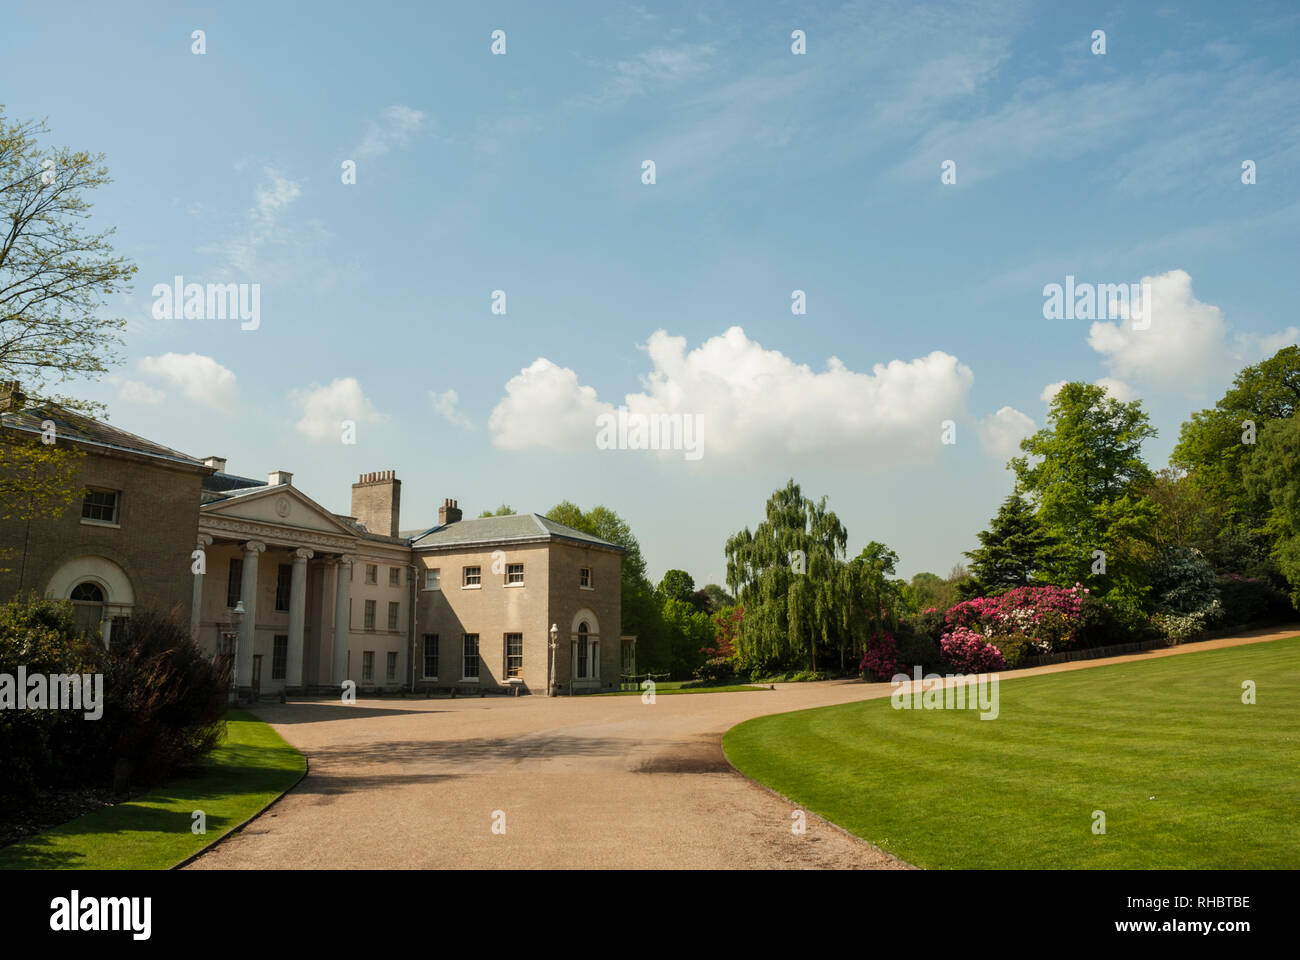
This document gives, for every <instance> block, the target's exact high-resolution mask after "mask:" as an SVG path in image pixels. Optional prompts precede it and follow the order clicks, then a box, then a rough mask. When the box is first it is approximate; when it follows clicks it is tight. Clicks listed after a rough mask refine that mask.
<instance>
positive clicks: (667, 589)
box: [659, 570, 695, 603]
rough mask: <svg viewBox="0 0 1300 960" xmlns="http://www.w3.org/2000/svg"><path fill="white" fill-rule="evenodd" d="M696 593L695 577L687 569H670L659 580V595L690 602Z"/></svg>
mask: <svg viewBox="0 0 1300 960" xmlns="http://www.w3.org/2000/svg"><path fill="white" fill-rule="evenodd" d="M694 594H695V578H694V577H692V576H691V575H690V574H689V573H687V572H686V571H685V570H669V571H668V572H667V573H665V574H664V576H663V579H662V580H660V581H659V595H660V596H662V597H664V598H665V599H668V598H670V597H671V598H673V599H676V600H681V601H682V602H683V603H690V602H691V597H692V596H694Z"/></svg>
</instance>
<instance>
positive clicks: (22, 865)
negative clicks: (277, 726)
mask: <svg viewBox="0 0 1300 960" xmlns="http://www.w3.org/2000/svg"><path fill="white" fill-rule="evenodd" d="M306 769H307V762H306V760H305V759H304V758H303V755H302V754H301V753H299V752H298V751H297V750H295V749H294V748H293V747H291V746H289V745H288V744H287V743H285V742H284V740H282V739H281V738H280V736H279V734H277V733H276V732H275V731H274V730H272V729H271V728H270V727H268V726H267V725H266V724H264V723H262V722H261V721H259V720H257V719H256V718H255V717H253V716H252V714H249V713H245V712H244V711H242V710H232V711H230V713H229V714H227V716H226V741H225V742H224V743H223V744H222V745H221V746H219V747H218V748H217V749H215V750H213V751H212V753H211V754H209V755H208V756H207V757H206V758H204V760H203V762H202V764H201V766H200V767H199V768H198V770H197V773H196V775H194V776H190V777H184V778H181V779H178V780H173V781H172V782H170V783H168V784H165V785H164V786H162V787H159V788H158V789H156V790H153V791H152V792H150V793H147V794H145V795H144V796H141V797H138V798H136V799H135V800H131V801H129V802H127V803H119V804H117V805H116V806H112V807H105V808H104V809H102V810H96V811H95V812H94V813H88V814H86V815H85V816H83V817H78V818H77V819H76V820H73V821H71V822H69V823H65V824H63V825H62V826H59V827H55V828H54V829H52V830H48V831H46V832H45V833H42V834H37V835H36V836H34V837H30V838H28V839H26V840H20V841H19V842H17V843H15V844H11V845H10V846H8V847H5V848H3V849H0V869H7V870H16V869H42V870H59V869H74V870H75V869H92V870H93V869H98V870H105V869H106V870H162V869H167V868H169V867H173V866H175V865H176V864H178V863H180V862H181V861H182V860H185V859H187V858H188V857H191V856H193V855H194V854H195V853H197V852H198V851H199V850H201V849H203V847H205V846H207V845H208V844H210V843H213V842H214V841H216V840H217V839H218V838H220V837H221V836H223V835H224V834H226V833H229V832H230V831H231V830H232V829H234V828H235V827H237V826H239V825H240V824H242V823H244V822H245V821H247V820H248V819H249V818H251V817H252V816H253V815H254V814H256V813H257V812H258V811H260V810H262V809H263V808H264V807H266V806H267V804H269V803H271V801H273V800H275V799H276V798H277V797H279V796H280V794H282V793H283V792H284V791H286V790H288V789H289V788H290V787H292V786H293V785H294V784H295V783H297V782H298V780H299V779H301V777H302V775H303V774H304V773H305V772H306ZM195 810H201V811H203V812H204V813H205V814H206V815H207V834H206V835H197V834H194V833H192V832H191V824H192V823H193V822H194V821H193V819H192V817H191V814H192V813H193V812H194V811H195Z"/></svg>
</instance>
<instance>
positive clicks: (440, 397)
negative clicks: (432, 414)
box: [429, 390, 474, 430]
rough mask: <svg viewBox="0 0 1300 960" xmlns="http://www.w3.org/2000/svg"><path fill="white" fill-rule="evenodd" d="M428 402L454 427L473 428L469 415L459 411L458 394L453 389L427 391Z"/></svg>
mask: <svg viewBox="0 0 1300 960" xmlns="http://www.w3.org/2000/svg"><path fill="white" fill-rule="evenodd" d="M429 402H430V403H431V404H432V405H433V409H434V410H436V411H437V412H438V414H439V415H440V416H441V417H443V418H444V419H445V420H446V421H447V422H448V423H450V424H451V425H452V426H454V427H464V428H465V429H466V430H473V429H474V424H473V423H472V422H471V421H470V419H469V417H467V416H465V414H463V413H461V412H460V408H459V405H460V395H459V394H457V393H456V391H455V390H448V391H446V392H445V393H434V392H433V391H432V390H430V391H429Z"/></svg>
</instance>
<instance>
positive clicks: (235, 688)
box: [230, 600, 244, 703]
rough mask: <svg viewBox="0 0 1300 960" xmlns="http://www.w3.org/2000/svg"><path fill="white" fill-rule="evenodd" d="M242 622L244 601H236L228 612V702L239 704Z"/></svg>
mask: <svg viewBox="0 0 1300 960" xmlns="http://www.w3.org/2000/svg"><path fill="white" fill-rule="evenodd" d="M243 622H244V601H243V600H236V601H235V609H234V610H232V611H230V625H231V627H233V628H234V632H233V633H231V635H230V636H231V639H232V640H233V642H232V643H231V645H230V702H231V703H238V702H239V628H240V626H241V625H242V624H243Z"/></svg>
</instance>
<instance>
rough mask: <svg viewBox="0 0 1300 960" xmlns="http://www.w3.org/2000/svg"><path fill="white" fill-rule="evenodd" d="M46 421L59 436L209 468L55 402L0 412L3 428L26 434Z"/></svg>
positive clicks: (37, 429)
mask: <svg viewBox="0 0 1300 960" xmlns="http://www.w3.org/2000/svg"><path fill="white" fill-rule="evenodd" d="M46 420H52V421H53V422H54V426H55V430H56V431H57V434H58V436H59V437H60V438H61V439H65V440H72V441H75V442H78V443H84V444H88V445H90V446H97V447H104V448H106V449H109V450H121V451H125V452H127V453H136V454H140V455H142V456H146V457H154V458H155V459H158V460H167V461H171V462H173V463H178V464H183V465H185V466H189V467H197V468H200V469H209V468H208V467H207V466H206V465H205V464H204V462H203V461H202V460H199V459H197V458H195V457H191V456H190V455H189V454H187V453H181V452H180V451H179V450H173V449H172V448H171V447H164V446H163V445H162V444H160V443H154V442H153V441H152V440H146V439H145V438H144V437H139V436H136V435H135V434H134V433H127V432H126V431H125V430H119V429H118V428H117V427H111V426H109V425H108V424H107V423H104V422H103V421H101V420H94V419H92V418H90V417H87V416H85V415H84V414H80V413H75V412H73V411H71V410H67V409H65V408H63V407H61V406H59V405H58V404H56V403H46V404H40V405H37V406H32V407H28V408H27V409H25V410H23V411H21V412H16V411H5V412H4V413H0V423H3V424H4V425H5V426H6V427H10V428H12V429H15V430H21V431H24V432H28V433H41V432H42V427H41V424H42V423H43V422H44V421H46Z"/></svg>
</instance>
